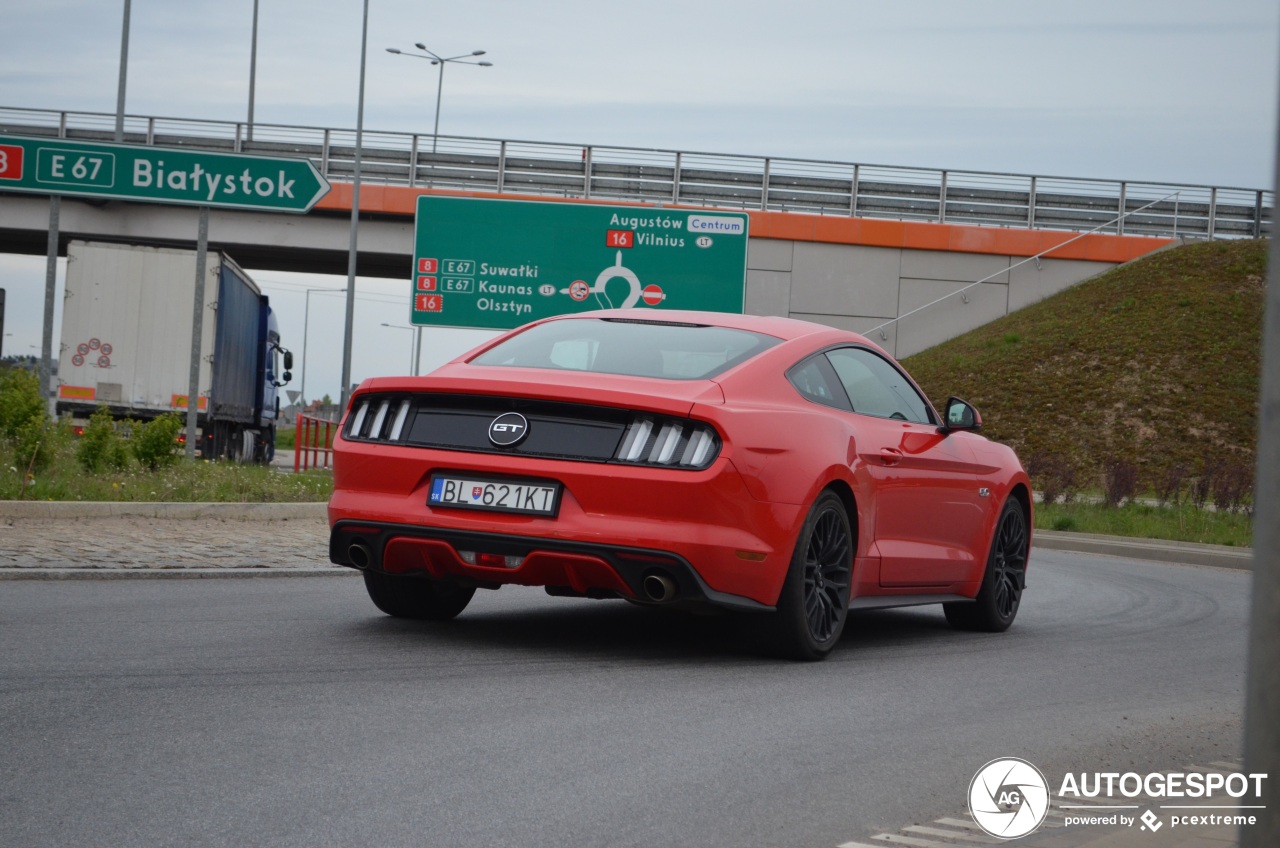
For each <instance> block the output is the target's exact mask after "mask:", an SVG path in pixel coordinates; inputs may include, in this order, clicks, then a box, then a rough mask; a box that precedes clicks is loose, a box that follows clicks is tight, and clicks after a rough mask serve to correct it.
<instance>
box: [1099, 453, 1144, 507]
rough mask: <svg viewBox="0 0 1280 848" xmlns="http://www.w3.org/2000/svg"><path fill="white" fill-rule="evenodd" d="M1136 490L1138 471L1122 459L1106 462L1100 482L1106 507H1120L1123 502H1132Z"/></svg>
mask: <svg viewBox="0 0 1280 848" xmlns="http://www.w3.org/2000/svg"><path fill="white" fill-rule="evenodd" d="M1137 490H1138V469H1137V468H1134V466H1133V463H1131V462H1129V461H1128V460H1124V459H1112V460H1110V461H1109V462H1107V465H1106V469H1105V472H1104V474H1103V481H1102V496H1103V498H1104V499H1105V500H1106V503H1107V506H1120V504H1121V503H1122V502H1123V501H1125V500H1133V495H1134V493H1135V492H1136V491H1137Z"/></svg>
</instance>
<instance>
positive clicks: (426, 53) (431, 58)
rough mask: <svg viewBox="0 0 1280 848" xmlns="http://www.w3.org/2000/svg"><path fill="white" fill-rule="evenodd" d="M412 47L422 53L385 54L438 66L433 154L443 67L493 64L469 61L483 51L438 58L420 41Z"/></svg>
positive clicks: (390, 50)
mask: <svg viewBox="0 0 1280 848" xmlns="http://www.w3.org/2000/svg"><path fill="white" fill-rule="evenodd" d="M413 46H414V47H416V48H418V49H419V50H421V51H422V52H421V53H406V52H405V51H403V50H399V49H397V48H395V47H388V48H387V52H388V53H394V54H396V55H397V56H408V57H410V58H412V59H426V60H427V61H428V62H430V63H431V64H433V65H439V66H440V79H439V81H438V82H437V83H436V126H435V129H434V130H433V131H432V133H431V152H432V153H435V152H436V141H437V139H438V138H439V137H440V94H441V93H442V92H443V91H444V66H445V65H447V64H449V63H450V62H454V63H455V64H458V65H479V66H480V67H482V68H492V67H493V63H492V62H473V61H471V57H473V56H483V55H484V54H485V51H483V50H472V51H471V52H470V53H459V54H458V55H457V56H440V55H437V54H436V53H434V52H433V51H431V50H428V49H427V45H425V44H423V43H422V42H421V41H419V42H417V43H416V44H414V45H413Z"/></svg>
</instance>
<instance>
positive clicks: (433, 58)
mask: <svg viewBox="0 0 1280 848" xmlns="http://www.w3.org/2000/svg"><path fill="white" fill-rule="evenodd" d="M413 46H414V47H416V48H418V49H419V50H421V51H422V52H421V53H412V52H409V53H406V52H405V51H403V50H400V49H398V48H396V47H388V48H387V52H388V53H394V54H395V55H397V56H408V57H409V58H411V59H426V60H427V61H428V62H430V63H431V64H433V65H439V66H440V76H439V78H438V79H437V81H436V123H435V127H434V128H433V129H432V130H431V153H432V155H435V152H436V146H437V144H438V142H439V140H440V97H441V95H442V94H443V93H444V66H445V65H447V64H449V63H450V62H453V63H455V64H458V65H478V66H479V67H481V68H492V67H493V63H492V62H486V61H472V60H473V59H474V57H476V56H483V55H485V51H483V50H472V51H471V52H470V53H459V54H458V55H457V56H441V55H439V54H437V53H435V52H434V51H432V50H428V49H427V45H425V44H423V43H422V42H421V41H419V42H417V43H415V44H414V45H413ZM415 176H416V175H415ZM414 330H415V332H414V334H413V376H415V377H416V376H418V362H419V361H420V360H421V359H422V328H421V327H415V328H414Z"/></svg>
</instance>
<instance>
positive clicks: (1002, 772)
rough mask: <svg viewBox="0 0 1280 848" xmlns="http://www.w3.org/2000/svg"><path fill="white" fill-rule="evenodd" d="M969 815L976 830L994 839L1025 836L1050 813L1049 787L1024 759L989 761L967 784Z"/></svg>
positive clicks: (1036, 770)
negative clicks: (975, 824)
mask: <svg viewBox="0 0 1280 848" xmlns="http://www.w3.org/2000/svg"><path fill="white" fill-rule="evenodd" d="M969 812H970V813H971V814H972V815H973V820H974V821H975V822H977V824H978V827H980V828H982V829H983V830H985V831H986V832H987V833H989V834H991V835H992V836H994V837H997V838H999V839H1017V838H1018V837H1020V836H1026V835H1027V834H1028V833H1031V832H1032V831H1034V830H1035V829H1036V828H1038V827H1039V826H1040V825H1041V823H1043V822H1044V817H1045V814H1046V813H1048V812H1049V784H1048V782H1047V781H1046V780H1045V779H1044V775H1043V774H1042V773H1041V772H1040V769H1038V768H1036V767H1035V766H1033V765H1031V763H1029V762H1027V761H1026V760H1019V759H1016V758H1013V757H1007V758H1004V759H999V760H992V761H991V762H989V763H987V764H986V765H985V766H983V767H982V768H981V769H979V770H978V773H977V774H975V775H974V776H973V780H972V781H970V783H969Z"/></svg>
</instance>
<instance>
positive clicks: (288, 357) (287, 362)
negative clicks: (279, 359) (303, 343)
mask: <svg viewBox="0 0 1280 848" xmlns="http://www.w3.org/2000/svg"><path fill="white" fill-rule="evenodd" d="M292 369H293V351H290V350H286V351H285V352H284V370H285V371H291V370H292ZM284 379H285V381H286V382H287V381H288V380H289V377H288V376H285V378H284Z"/></svg>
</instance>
